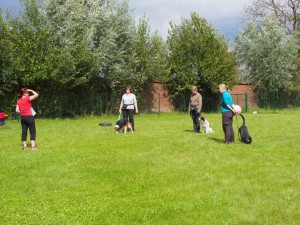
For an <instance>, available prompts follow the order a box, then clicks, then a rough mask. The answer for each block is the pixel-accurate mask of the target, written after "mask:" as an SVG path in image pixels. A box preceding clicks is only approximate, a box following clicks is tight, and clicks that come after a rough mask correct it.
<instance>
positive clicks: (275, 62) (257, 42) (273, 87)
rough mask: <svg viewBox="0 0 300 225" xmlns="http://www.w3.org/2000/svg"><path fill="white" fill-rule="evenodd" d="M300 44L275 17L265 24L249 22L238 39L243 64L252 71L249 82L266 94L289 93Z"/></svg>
mask: <svg viewBox="0 0 300 225" xmlns="http://www.w3.org/2000/svg"><path fill="white" fill-rule="evenodd" d="M297 48H298V44H297V41H296V39H295V38H294V36H291V35H289V34H288V33H287V30H286V28H284V27H282V26H281V25H280V24H279V23H278V21H277V20H276V19H274V17H265V18H264V19H263V21H262V23H256V22H255V21H249V22H248V23H247V25H246V27H245V29H244V30H242V31H241V32H240V33H239V34H238V36H237V38H236V50H237V53H238V56H239V59H240V61H241V63H242V64H243V65H244V66H245V67H246V69H248V70H249V76H248V79H249V81H250V82H251V83H252V84H253V85H254V86H255V88H256V89H257V90H258V91H260V92H264V93H272V92H278V91H280V90H286V89H287V88H288V87H290V86H291V85H292V82H291V80H292V69H293V65H294V64H293V63H294V62H295V59H296V53H297Z"/></svg>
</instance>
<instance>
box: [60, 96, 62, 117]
mask: <svg viewBox="0 0 300 225" xmlns="http://www.w3.org/2000/svg"><path fill="white" fill-rule="evenodd" d="M61 111H62V110H61V99H59V118H60V119H62V115H61Z"/></svg>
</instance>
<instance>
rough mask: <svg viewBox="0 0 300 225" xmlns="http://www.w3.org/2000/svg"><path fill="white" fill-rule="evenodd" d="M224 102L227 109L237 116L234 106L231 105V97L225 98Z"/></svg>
mask: <svg viewBox="0 0 300 225" xmlns="http://www.w3.org/2000/svg"><path fill="white" fill-rule="evenodd" d="M224 101H225V104H226V106H227V108H228V109H230V110H231V111H232V112H233V113H234V114H235V113H236V112H235V110H234V108H233V106H234V104H232V105H231V104H230V103H231V102H232V99H231V97H230V96H226V97H225V98H224Z"/></svg>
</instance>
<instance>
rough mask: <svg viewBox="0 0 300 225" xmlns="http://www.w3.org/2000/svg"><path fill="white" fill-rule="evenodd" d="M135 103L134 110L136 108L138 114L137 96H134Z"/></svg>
mask: <svg viewBox="0 0 300 225" xmlns="http://www.w3.org/2000/svg"><path fill="white" fill-rule="evenodd" d="M133 102H134V108H135V112H136V113H138V112H139V110H138V107H137V101H136V96H135V95H134V99H133Z"/></svg>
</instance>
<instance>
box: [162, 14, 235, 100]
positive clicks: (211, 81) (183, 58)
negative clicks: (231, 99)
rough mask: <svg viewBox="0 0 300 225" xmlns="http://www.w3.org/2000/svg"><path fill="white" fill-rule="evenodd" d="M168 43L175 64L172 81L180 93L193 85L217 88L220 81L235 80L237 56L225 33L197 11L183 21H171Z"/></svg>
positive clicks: (206, 89)
mask: <svg viewBox="0 0 300 225" xmlns="http://www.w3.org/2000/svg"><path fill="white" fill-rule="evenodd" d="M170 25H171V30H170V31H169V37H168V41H167V42H168V47H169V57H170V64H171V77H170V80H171V83H172V85H173V88H174V90H175V92H176V93H177V94H180V93H183V92H185V91H186V90H189V89H190V87H191V86H192V85H196V86H198V87H200V88H201V89H202V90H203V91H212V92H217V90H218V89H217V88H218V84H220V83H227V84H228V85H231V84H234V83H235V81H236V77H237V59H236V56H235V53H234V52H231V51H229V48H228V43H227V42H226V41H225V40H224V37H223V36H220V35H217V34H216V31H215V30H214V29H213V28H212V26H211V25H209V24H208V23H207V21H206V20H205V19H203V18H201V17H199V16H198V15H197V14H196V13H191V19H190V20H188V19H183V20H182V22H181V24H179V25H176V24H174V23H172V22H171V23H170Z"/></svg>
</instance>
